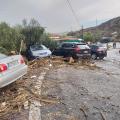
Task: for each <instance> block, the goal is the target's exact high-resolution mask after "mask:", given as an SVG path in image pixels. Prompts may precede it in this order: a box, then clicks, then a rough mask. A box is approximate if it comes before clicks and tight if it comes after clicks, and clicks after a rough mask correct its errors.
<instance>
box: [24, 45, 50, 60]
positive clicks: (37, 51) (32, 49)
mask: <svg viewBox="0 0 120 120" xmlns="http://www.w3.org/2000/svg"><path fill="white" fill-rule="evenodd" d="M51 54H52V52H51V51H50V50H49V49H48V48H47V47H45V46H44V45H32V46H29V48H28V49H27V50H26V57H27V58H28V60H32V59H36V58H43V57H49V56H51Z"/></svg>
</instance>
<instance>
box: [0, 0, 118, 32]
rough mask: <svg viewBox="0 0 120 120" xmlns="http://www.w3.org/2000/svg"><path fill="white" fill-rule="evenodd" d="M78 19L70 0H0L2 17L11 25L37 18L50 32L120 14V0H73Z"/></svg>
mask: <svg viewBox="0 0 120 120" xmlns="http://www.w3.org/2000/svg"><path fill="white" fill-rule="evenodd" d="M70 2H71V4H72V7H73V9H74V11H75V13H76V16H77V18H78V20H79V25H78V24H77V22H76V20H75V18H74V16H73V14H72V12H71V10H70V8H69V6H68V4H67V0H0V21H6V22H8V23H9V24H11V25H15V24H18V23H21V21H22V20H23V19H24V18H26V19H27V20H29V19H30V18H35V19H36V20H38V21H39V23H40V24H41V26H44V27H46V29H47V31H49V32H54V33H58V32H65V31H70V30H78V29H80V26H81V25H82V24H83V25H84V26H85V27H89V26H93V25H95V21H96V18H97V20H98V23H101V22H103V21H104V20H108V19H110V18H113V17H117V16H120V0H70Z"/></svg>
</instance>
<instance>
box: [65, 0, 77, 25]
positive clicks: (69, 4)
mask: <svg viewBox="0 0 120 120" xmlns="http://www.w3.org/2000/svg"><path fill="white" fill-rule="evenodd" d="M67 3H68V6H69V8H70V10H71V12H72V13H73V16H74V17H75V20H76V22H77V24H78V25H79V20H78V17H77V15H76V13H75V11H74V9H73V7H72V5H71V3H70V1H69V0H67Z"/></svg>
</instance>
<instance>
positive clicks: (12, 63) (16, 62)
mask: <svg viewBox="0 0 120 120" xmlns="http://www.w3.org/2000/svg"><path fill="white" fill-rule="evenodd" d="M17 64H18V61H17V60H15V61H12V62H10V63H8V67H13V66H15V65H17Z"/></svg>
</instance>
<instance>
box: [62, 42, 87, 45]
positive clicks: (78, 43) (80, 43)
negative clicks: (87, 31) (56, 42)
mask: <svg viewBox="0 0 120 120" xmlns="http://www.w3.org/2000/svg"><path fill="white" fill-rule="evenodd" d="M63 44H77V45H86V44H85V43H82V42H63V43H62V45H63Z"/></svg>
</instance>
